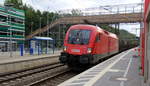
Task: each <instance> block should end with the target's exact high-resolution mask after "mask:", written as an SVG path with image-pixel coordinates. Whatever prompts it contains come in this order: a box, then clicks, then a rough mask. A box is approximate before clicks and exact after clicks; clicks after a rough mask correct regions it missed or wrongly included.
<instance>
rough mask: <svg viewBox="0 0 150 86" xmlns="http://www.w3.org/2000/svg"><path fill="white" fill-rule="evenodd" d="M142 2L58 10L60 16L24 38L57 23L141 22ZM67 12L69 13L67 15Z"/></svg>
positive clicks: (28, 37) (44, 30)
mask: <svg viewBox="0 0 150 86" xmlns="http://www.w3.org/2000/svg"><path fill="white" fill-rule="evenodd" d="M142 9H143V4H142V3H136V4H125V5H113V6H100V7H98V8H87V9H75V10H63V11H59V14H60V15H61V16H62V17H61V18H58V19H56V20H55V21H53V22H51V23H50V24H48V25H47V26H45V27H43V28H39V29H37V30H35V31H34V32H33V33H32V34H30V35H28V36H27V37H26V39H30V38H32V37H33V36H36V35H38V34H40V33H43V32H46V31H47V30H49V29H52V28H53V27H54V26H57V25H59V24H85V23H93V24H116V23H135V22H141V21H142V20H143V17H142V13H143V12H142ZM68 14H71V15H70V16H68Z"/></svg>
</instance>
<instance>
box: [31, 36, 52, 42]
mask: <svg viewBox="0 0 150 86" xmlns="http://www.w3.org/2000/svg"><path fill="white" fill-rule="evenodd" d="M29 40H50V41H53V39H52V38H51V37H37V36H35V37H33V38H31V39H29Z"/></svg>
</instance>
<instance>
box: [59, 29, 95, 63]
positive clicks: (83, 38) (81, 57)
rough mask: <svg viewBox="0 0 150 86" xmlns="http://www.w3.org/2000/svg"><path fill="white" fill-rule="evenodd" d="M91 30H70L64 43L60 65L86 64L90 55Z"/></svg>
mask: <svg viewBox="0 0 150 86" xmlns="http://www.w3.org/2000/svg"><path fill="white" fill-rule="evenodd" d="M91 34H92V30H89V29H70V30H69V31H68V33H67V35H66V40H65V41H64V52H62V53H61V57H60V61H61V62H62V63H69V64H70V63H77V64H78V63H80V64H88V63H89V58H90V56H91V53H92V47H90V44H91V43H90V39H91Z"/></svg>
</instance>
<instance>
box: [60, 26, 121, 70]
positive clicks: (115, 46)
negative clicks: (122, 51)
mask: <svg viewBox="0 0 150 86" xmlns="http://www.w3.org/2000/svg"><path fill="white" fill-rule="evenodd" d="M117 52H119V39H118V37H117V36H116V35H115V34H113V33H110V32H108V31H105V30H103V29H101V28H100V27H98V26H93V25H84V24H79V25H73V26H71V27H70V28H69V29H68V31H67V33H66V36H65V39H64V50H63V52H61V55H60V57H59V60H60V62H61V63H63V64H67V65H68V66H69V67H71V68H72V67H78V68H80V67H85V66H87V65H91V64H95V63H97V62H98V61H99V60H100V59H102V58H105V57H107V56H110V55H112V54H115V53H117Z"/></svg>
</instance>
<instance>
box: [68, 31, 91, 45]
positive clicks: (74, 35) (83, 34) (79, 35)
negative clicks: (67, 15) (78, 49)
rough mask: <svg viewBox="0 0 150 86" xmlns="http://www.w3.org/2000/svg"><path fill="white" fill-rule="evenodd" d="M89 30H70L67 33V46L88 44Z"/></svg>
mask: <svg viewBox="0 0 150 86" xmlns="http://www.w3.org/2000/svg"><path fill="white" fill-rule="evenodd" d="M90 33H91V31H90V30H80V29H78V30H71V31H70V32H69V38H68V43H69V44H82V45H85V44H88V43H89V39H90Z"/></svg>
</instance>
